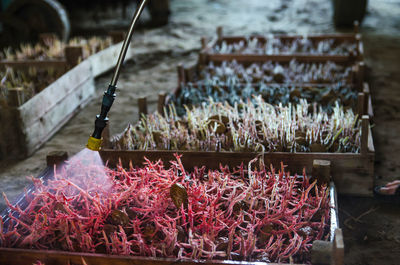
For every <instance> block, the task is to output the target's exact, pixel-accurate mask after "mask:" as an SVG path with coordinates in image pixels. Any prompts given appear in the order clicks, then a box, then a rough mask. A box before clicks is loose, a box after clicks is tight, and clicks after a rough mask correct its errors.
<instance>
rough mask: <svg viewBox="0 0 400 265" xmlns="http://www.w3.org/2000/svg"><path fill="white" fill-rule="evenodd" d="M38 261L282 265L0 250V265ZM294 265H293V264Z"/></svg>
mask: <svg viewBox="0 0 400 265" xmlns="http://www.w3.org/2000/svg"><path fill="white" fill-rule="evenodd" d="M38 260H40V261H42V262H43V263H45V264H46V265H69V264H75V265H84V264H85V263H86V264H89V265H93V264H95V265H106V264H107V265H110V264H112V265H174V264H179V265H200V264H204V265H283V263H279V264H278V263H265V262H246V261H229V260H225V261H188V260H177V259H159V258H144V257H131V256H116V255H104V254H91V253H72V252H64V251H50V250H48V251H38V250H31V249H9V248H0V264H7V265H26V264H33V263H36V262H37V261H38ZM293 265H295V264H293Z"/></svg>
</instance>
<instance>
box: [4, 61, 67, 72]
mask: <svg viewBox="0 0 400 265" xmlns="http://www.w3.org/2000/svg"><path fill="white" fill-rule="evenodd" d="M4 67H12V68H15V69H19V70H28V69H29V68H38V69H48V68H53V69H55V70H57V71H61V72H63V71H66V70H67V68H68V64H67V61H66V60H65V59H60V60H43V61H37V60H24V61H7V60H3V61H0V68H4Z"/></svg>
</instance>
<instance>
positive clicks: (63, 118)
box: [0, 61, 95, 159]
mask: <svg viewBox="0 0 400 265" xmlns="http://www.w3.org/2000/svg"><path fill="white" fill-rule="evenodd" d="M94 92H95V87H94V77H93V74H92V71H91V64H90V62H89V61H85V62H82V63H81V64H79V65H77V66H76V67H75V68H73V69H72V70H70V71H68V72H67V73H66V74H64V75H63V76H61V77H60V78H59V79H57V80H56V81H55V82H54V83H52V84H51V85H49V86H48V87H47V88H45V89H44V90H42V91H41V92H40V93H38V94H36V95H35V96H34V97H32V98H31V99H29V100H28V101H27V102H25V103H24V104H22V105H18V101H17V102H15V104H13V105H11V106H10V105H9V106H7V107H5V108H3V109H2V111H1V112H0V120H1V122H2V126H1V127H0V135H1V137H2V141H1V142H0V158H3V159H4V158H12V157H25V156H28V155H30V154H32V153H33V152H34V151H35V150H37V149H38V148H39V147H40V146H41V145H42V144H44V143H45V142H46V141H47V140H48V139H49V138H50V137H51V136H53V135H54V133H55V132H57V131H58V130H59V129H60V128H61V127H62V126H63V125H64V124H65V123H66V122H67V121H68V120H69V119H70V118H71V117H72V116H73V115H74V114H75V113H76V112H77V111H78V110H79V109H80V108H82V107H83V106H84V105H85V104H86V103H87V102H88V101H89V100H90V98H91V96H92V95H93V94H94Z"/></svg>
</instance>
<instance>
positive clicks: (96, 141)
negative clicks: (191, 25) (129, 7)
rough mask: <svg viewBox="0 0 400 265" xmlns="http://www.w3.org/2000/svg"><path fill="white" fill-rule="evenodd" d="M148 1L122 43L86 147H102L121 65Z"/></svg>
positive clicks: (139, 8)
mask: <svg viewBox="0 0 400 265" xmlns="http://www.w3.org/2000/svg"><path fill="white" fill-rule="evenodd" d="M146 2H147V0H142V1H141V2H140V4H139V5H138V7H137V8H136V11H135V14H134V15H133V18H132V22H131V25H130V27H129V31H128V33H127V34H126V37H125V40H124V43H123V44H122V48H121V52H120V54H119V57H118V61H117V64H116V66H115V69H114V75H113V77H112V80H111V83H110V85H109V86H108V89H107V91H106V92H104V96H103V101H102V103H101V111H100V114H99V115H97V116H96V121H95V122H94V132H93V134H92V136H90V137H89V140H88V143H87V145H86V147H87V148H88V149H90V150H93V151H100V149H101V144H102V138H101V134H102V133H103V130H104V128H105V127H106V126H107V122H108V117H107V114H108V112H109V111H110V109H111V106H112V104H113V103H114V100H115V96H116V95H115V90H116V89H117V82H118V77H119V73H120V72H121V66H122V63H123V62H124V59H125V56H126V53H127V51H128V48H129V43H130V42H131V39H132V35H133V29H134V27H135V25H136V23H137V21H138V20H139V17H140V15H141V14H142V11H143V9H144V6H145V5H146Z"/></svg>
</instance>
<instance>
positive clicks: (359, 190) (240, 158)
mask: <svg viewBox="0 0 400 265" xmlns="http://www.w3.org/2000/svg"><path fill="white" fill-rule="evenodd" d="M175 153H178V154H182V155H183V156H182V162H183V164H184V165H185V167H186V169H193V168H194V167H200V166H203V165H206V166H207V168H209V169H218V168H219V166H220V164H222V165H228V166H229V167H237V166H239V165H241V163H243V164H244V165H247V164H248V163H249V162H250V161H251V160H252V159H254V158H255V157H257V156H259V155H260V154H259V153H246V152H198V151H197V152H196V151H114V150H102V151H100V155H101V157H102V158H103V160H104V161H108V163H109V165H110V166H115V165H117V164H118V162H119V158H121V161H122V163H123V165H124V166H126V167H127V166H129V161H132V162H133V164H134V165H142V164H143V163H144V162H145V160H144V157H147V158H148V159H150V160H152V161H155V160H158V159H161V160H163V161H164V162H165V163H166V164H167V165H169V163H168V162H169V161H173V160H174V159H175V158H174V154H175ZM374 158H375V155H374V153H371V152H369V153H368V154H366V155H365V156H362V155H360V154H351V153H283V152H276V153H266V154H264V162H265V165H271V164H272V165H274V166H275V168H280V163H281V162H283V163H284V164H285V165H288V169H289V170H290V171H291V172H292V173H294V172H299V173H301V172H302V171H303V168H305V169H306V171H307V172H309V173H311V172H312V165H313V161H314V160H316V159H317V160H318V159H320V160H328V161H330V162H331V165H332V169H331V173H332V178H333V180H334V181H335V184H336V186H337V189H338V192H339V193H341V194H348V195H357V196H372V187H373V172H374Z"/></svg>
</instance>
